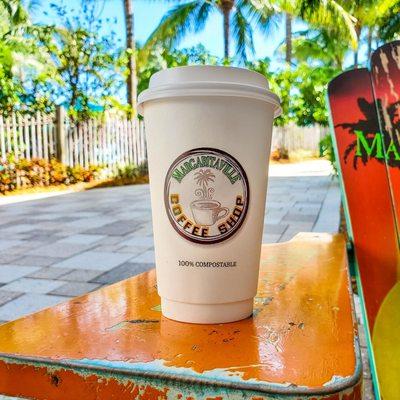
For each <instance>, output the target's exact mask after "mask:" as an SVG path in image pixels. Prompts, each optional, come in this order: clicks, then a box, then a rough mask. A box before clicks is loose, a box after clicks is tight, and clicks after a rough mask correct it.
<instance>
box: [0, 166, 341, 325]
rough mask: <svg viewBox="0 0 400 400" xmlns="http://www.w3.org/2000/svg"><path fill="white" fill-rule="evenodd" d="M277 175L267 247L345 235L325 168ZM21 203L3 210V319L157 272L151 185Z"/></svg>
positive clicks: (281, 169) (278, 169)
mask: <svg viewBox="0 0 400 400" xmlns="http://www.w3.org/2000/svg"><path fill="white" fill-rule="evenodd" d="M270 172H271V175H272V176H271V178H270V182H269V188H268V200H267V212H266V223H265V230H264V238H263V239H264V242H267V243H272V242H279V241H286V240H289V239H291V238H292V237H293V236H294V235H295V234H296V233H298V232H301V231H312V230H320V231H335V230H336V229H337V226H338V218H339V190H338V186H337V184H336V183H335V182H334V181H332V179H331V177H330V176H328V174H329V167H328V165H327V164H326V163H325V162H319V161H316V162H309V163H303V164H300V165H294V164H287V165H283V166H282V165H272V166H271V171H270ZM306 173H308V176H307V175H306ZM290 175H292V176H290ZM293 175H297V176H293ZM26 199H28V200H30V201H22V200H26ZM17 200H18V201H19V202H18V203H15V204H3V205H0V230H1V234H2V235H1V238H0V321H8V320H11V319H15V318H17V317H20V316H22V315H24V314H27V313H31V312H33V311H36V310H39V309H41V308H43V307H48V306H51V305H53V304H56V303H58V302H61V301H64V300H65V299H66V298H68V297H73V296H77V295H80V294H83V293H86V292H89V291H92V290H95V289H97V288H98V287H100V286H102V285H105V284H110V283H113V282H116V281H119V280H121V279H125V278H127V277H129V276H132V275H135V274H138V273H140V272H143V271H146V270H148V269H150V268H152V267H153V266H154V249H153V238H152V226H151V210H150V194H149V187H148V185H136V186H125V187H116V188H106V189H96V190H91V191H86V192H79V193H69V194H65V195H60V196H51V197H47V198H40V199H37V200H31V196H27V197H25V198H18V199H17ZM7 201H8V202H9V201H10V200H9V199H8V200H7Z"/></svg>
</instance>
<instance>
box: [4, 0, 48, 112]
mask: <svg viewBox="0 0 400 400" xmlns="http://www.w3.org/2000/svg"><path fill="white" fill-rule="evenodd" d="M41 29H42V28H41V27H39V26H35V25H32V23H31V22H30V20H29V16H28V14H27V13H26V11H25V10H24V8H23V6H22V4H21V2H20V1H18V0H12V1H5V0H0V87H1V93H0V110H1V113H2V114H5V115H7V114H9V113H10V112H12V111H13V110H16V109H19V110H26V109H29V110H32V111H36V110H37V109H38V108H37V105H39V104H40V105H43V104H46V100H45V99H40V98H38V97H36V98H35V101H31V100H32V98H31V97H30V96H29V93H32V92H33V90H34V87H35V83H36V82H37V81H43V80H49V81H50V82H51V80H52V79H51V75H52V72H53V71H52V65H51V63H50V62H49V56H48V53H47V52H46V51H45V50H43V49H40V47H39V46H38V43H37V40H36V39H37V36H36V35H37V33H38V32H39V31H40V30H41Z"/></svg>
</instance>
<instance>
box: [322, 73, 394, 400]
mask: <svg viewBox="0 0 400 400" xmlns="http://www.w3.org/2000/svg"><path fill="white" fill-rule="evenodd" d="M328 97H329V106H330V112H331V125H332V128H333V129H332V130H333V132H334V143H335V147H336V157H337V160H338V169H339V171H340V177H341V183H342V188H343V191H344V193H345V208H346V211H347V215H348V216H349V221H348V224H349V231H350V236H351V239H352V241H353V244H354V249H355V255H356V260H357V266H356V267H357V271H358V274H359V275H358V277H359V290H360V294H361V298H362V296H363V297H364V302H365V310H366V314H367V320H368V326H369V332H371V333H373V331H374V327H375V324H376V321H377V317H378V315H380V314H381V312H382V305H383V303H384V301H385V299H386V298H387V296H388V294H389V292H390V291H391V290H392V289H393V288H394V287H395V285H396V282H397V269H398V258H399V248H398V240H397V232H396V226H395V217H394V211H393V203H392V197H391V190H390V186H389V180H388V172H387V167H386V152H385V151H387V149H386V146H385V144H384V143H383V142H384V138H383V137H382V134H381V133H380V129H379V121H378V116H377V110H376V107H375V101H374V96H373V91H372V84H371V78H370V73H369V71H368V70H367V69H357V70H352V71H347V72H344V73H343V74H341V75H339V76H338V77H336V78H335V79H333V80H332V81H331V82H330V84H329V86H328ZM381 320H382V319H381ZM396 335H397V333H396ZM372 336H373V335H372ZM378 342H379V341H378ZM373 347H374V351H373V354H376V351H377V350H378V349H377V346H376V345H375V343H374V341H373ZM379 348H380V349H381V348H382V346H380V345H379ZM373 354H372V353H371V357H372V358H373ZM382 371H383V370H382V368H380V366H379V364H378V365H377V373H378V377H379V382H381V380H382V376H383V375H384V373H383V372H382ZM373 372H374V368H373ZM388 398H389V397H388Z"/></svg>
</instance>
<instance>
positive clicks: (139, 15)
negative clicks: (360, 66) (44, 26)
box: [33, 0, 365, 69]
mask: <svg viewBox="0 0 400 400" xmlns="http://www.w3.org/2000/svg"><path fill="white" fill-rule="evenodd" d="M52 2H54V3H56V4H62V3H63V4H67V5H68V8H72V9H73V10H74V11H73V12H74V13H75V14H77V13H79V9H80V4H81V1H80V0H53V1H50V2H48V1H44V0H43V1H42V3H41V6H40V7H39V8H38V9H36V10H35V12H34V13H33V20H34V22H38V23H48V24H57V17H56V16H55V15H54V13H53V12H52V11H51V9H50V6H49V5H50V4H51V3H52ZM175 4H176V2H174V1H173V0H170V1H166V0H133V5H134V13H135V37H136V40H137V41H139V42H144V41H145V40H146V39H147V38H148V37H149V35H150V34H151V32H152V31H153V30H154V28H155V27H156V26H157V25H158V23H159V22H160V20H161V18H162V16H163V15H164V14H165V13H166V12H167V11H168V10H169V9H170V8H171V7H173V6H174V5H175ZM98 7H99V9H102V13H101V17H102V18H107V17H109V18H111V19H114V18H116V20H117V24H112V25H111V26H107V25H104V26H103V29H105V30H107V29H114V30H115V31H116V33H117V35H118V37H119V38H120V39H121V41H122V42H121V44H123V43H124V40H125V23H124V13H123V4H122V0H98ZM46 12H47V13H48V15H46ZM304 28H305V24H304V23H302V22H300V21H297V22H295V24H294V26H293V31H296V30H301V29H304ZM284 30H285V26H284V20H283V19H281V20H280V21H279V24H278V26H277V27H276V28H275V29H273V30H272V32H271V33H270V34H269V35H268V36H267V37H266V36H265V35H262V34H261V33H260V32H259V31H257V30H255V32H254V33H255V34H254V45H255V55H254V56H253V57H252V58H254V59H257V58H264V57H269V58H271V60H272V64H271V67H272V68H273V69H275V68H277V67H279V66H280V65H283V63H282V61H283V60H282V57H283V56H282V55H281V54H279V53H278V52H277V51H276V49H277V48H278V47H279V45H280V44H281V43H282V42H283V40H284ZM199 43H202V44H203V45H204V46H205V47H206V48H207V49H208V50H209V51H210V53H211V54H213V55H215V56H217V57H222V56H223V35H222V16H221V15H220V13H218V12H214V13H213V14H212V15H211V17H210V18H209V21H208V23H207V24H206V27H205V29H204V30H203V31H202V32H199V33H197V34H189V35H188V36H187V37H186V38H185V39H184V40H183V41H182V42H181V43H180V44H179V46H178V47H179V48H183V47H192V46H195V45H197V44H199ZM359 60H360V62H361V63H362V62H363V61H364V60H365V46H362V48H361V51H360V54H359ZM352 61H353V56H352V54H351V53H349V54H348V56H347V57H346V62H345V64H346V66H350V65H351V64H352Z"/></svg>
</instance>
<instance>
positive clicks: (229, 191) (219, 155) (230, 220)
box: [164, 148, 249, 244]
mask: <svg viewBox="0 0 400 400" xmlns="http://www.w3.org/2000/svg"><path fill="white" fill-rule="evenodd" d="M164 189H165V199H164V200H165V207H166V211H167V215H168V218H169V220H170V222H171V224H172V226H173V227H174V229H175V230H176V231H177V232H178V233H179V234H180V235H181V236H182V237H184V238H186V239H188V240H190V241H193V242H196V243H203V244H209V243H217V242H221V241H223V240H225V239H228V238H229V237H231V236H232V235H233V234H234V233H235V232H237V231H238V229H239V228H240V226H241V225H242V223H243V221H244V219H245V217H246V213H247V208H248V203H249V185H248V180H247V176H246V173H245V171H244V169H243V168H242V166H241V165H240V164H239V162H238V161H237V160H235V159H234V158H233V157H232V156H231V155H229V154H227V153H225V152H223V151H221V150H217V149H210V148H199V149H193V150H190V151H188V152H186V153H184V154H182V155H181V156H179V157H178V158H177V159H176V160H175V161H174V162H173V163H172V165H171V167H170V168H169V170H168V173H167V176H166V179H165V186H164Z"/></svg>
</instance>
